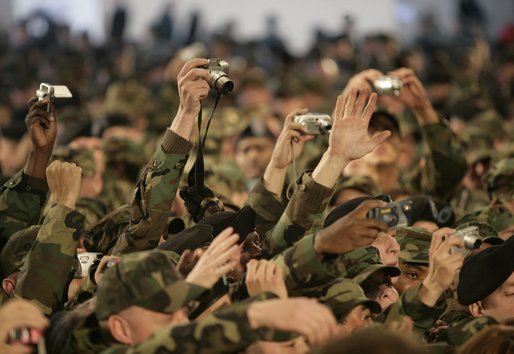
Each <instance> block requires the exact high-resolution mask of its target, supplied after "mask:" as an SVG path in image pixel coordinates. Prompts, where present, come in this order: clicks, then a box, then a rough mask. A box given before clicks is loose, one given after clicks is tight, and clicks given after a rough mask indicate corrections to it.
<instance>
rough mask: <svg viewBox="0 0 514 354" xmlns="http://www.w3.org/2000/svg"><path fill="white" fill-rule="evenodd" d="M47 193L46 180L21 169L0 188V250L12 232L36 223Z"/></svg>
mask: <svg viewBox="0 0 514 354" xmlns="http://www.w3.org/2000/svg"><path fill="white" fill-rule="evenodd" d="M47 193H48V184H47V183H46V180H42V179H38V178H33V177H31V176H28V175H26V174H24V173H23V171H20V172H18V173H17V174H16V175H14V176H13V177H12V178H11V179H10V180H9V181H7V182H6V183H5V184H4V185H3V186H2V187H1V188H0V250H1V249H2V248H3V247H4V245H5V243H6V242H7V239H8V238H9V237H10V236H11V235H12V234H13V233H15V232H16V231H19V230H23V229H25V228H27V227H29V226H30V225H35V224H37V223H38V220H39V218H40V216H41V211H42V209H43V205H44V204H45V202H46V197H47Z"/></svg>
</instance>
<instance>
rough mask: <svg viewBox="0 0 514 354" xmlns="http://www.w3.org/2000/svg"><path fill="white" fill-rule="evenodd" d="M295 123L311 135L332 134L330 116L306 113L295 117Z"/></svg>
mask: <svg viewBox="0 0 514 354" xmlns="http://www.w3.org/2000/svg"><path fill="white" fill-rule="evenodd" d="M294 122H295V123H300V124H301V125H303V126H304V127H305V129H306V130H307V134H309V135H320V134H323V135H324V134H330V130H332V118H331V117H330V116H329V115H328V114H322V113H306V114H302V115H298V116H296V117H294Z"/></svg>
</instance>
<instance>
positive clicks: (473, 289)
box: [457, 237, 514, 306]
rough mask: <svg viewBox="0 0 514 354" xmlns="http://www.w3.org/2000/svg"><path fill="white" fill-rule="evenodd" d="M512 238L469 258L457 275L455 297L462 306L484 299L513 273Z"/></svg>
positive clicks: (513, 242) (513, 247) (513, 239)
mask: <svg viewBox="0 0 514 354" xmlns="http://www.w3.org/2000/svg"><path fill="white" fill-rule="evenodd" d="M513 254H514V237H510V238H509V239H507V241H505V242H504V243H503V244H501V245H496V246H491V247H489V248H486V249H485V250H483V251H480V252H479V253H477V254H475V255H473V256H472V257H470V258H469V259H468V260H467V261H466V262H465V263H464V265H463V266H462V269H461V271H460V274H459V285H458V286H457V296H458V298H459V302H460V303H461V304H462V305H466V306H467V305H471V304H474V303H475V302H477V301H480V300H482V299H485V298H486V297H487V296H489V295H490V294H491V293H493V292H494V291H495V290H496V289H498V288H499V287H500V286H501V285H502V284H503V283H504V282H505V281H506V280H507V279H508V278H509V277H510V275H511V274H512V272H513V271H514V257H512V255H513Z"/></svg>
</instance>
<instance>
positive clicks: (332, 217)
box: [323, 194, 391, 228]
mask: <svg viewBox="0 0 514 354" xmlns="http://www.w3.org/2000/svg"><path fill="white" fill-rule="evenodd" d="M369 199H379V200H383V201H384V202H386V203H390V202H391V197H390V196H389V195H387V194H380V195H377V196H375V197H366V196H365V197H358V198H354V199H351V200H349V201H347V202H345V203H343V204H341V205H339V206H337V207H335V208H334V210H332V211H331V212H330V213H329V214H328V215H327V217H326V218H325V221H324V222H323V228H325V227H328V226H330V225H332V224H333V223H335V222H336V221H337V220H339V219H340V218H342V217H344V216H346V215H347V214H350V213H351V212H352V211H354V210H355V209H356V208H357V207H358V206H359V205H360V204H361V203H362V202H364V201H366V200H369Z"/></svg>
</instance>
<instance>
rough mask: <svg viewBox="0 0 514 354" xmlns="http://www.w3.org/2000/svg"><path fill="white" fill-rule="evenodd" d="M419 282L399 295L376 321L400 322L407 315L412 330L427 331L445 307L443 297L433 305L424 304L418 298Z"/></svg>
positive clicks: (420, 285)
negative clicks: (410, 321) (410, 320)
mask: <svg viewBox="0 0 514 354" xmlns="http://www.w3.org/2000/svg"><path fill="white" fill-rule="evenodd" d="M422 286H423V284H419V285H417V286H415V287H413V288H411V289H409V290H407V291H406V292H405V293H403V294H402V295H401V296H400V299H399V300H398V301H396V302H395V303H394V304H392V305H391V306H390V307H389V308H388V309H387V310H386V311H385V312H384V313H382V314H381V315H380V316H379V317H378V318H377V321H379V322H382V323H389V322H392V321H397V322H400V323H401V322H402V321H403V317H405V316H409V317H410V318H411V319H412V321H413V322H414V330H415V331H417V332H418V333H420V334H423V333H425V332H428V331H429V330H430V329H431V328H432V327H433V326H434V324H435V322H436V321H437V320H438V319H439V317H440V316H441V315H442V313H443V312H444V311H445V309H446V303H445V301H444V298H441V299H439V301H438V302H437V303H436V305H435V306H434V307H429V306H427V305H425V304H424V303H423V302H421V300H420V299H419V295H418V293H419V289H420V288H421V287H422Z"/></svg>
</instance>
